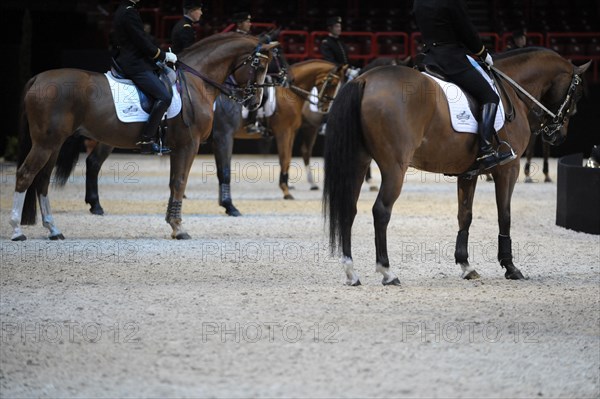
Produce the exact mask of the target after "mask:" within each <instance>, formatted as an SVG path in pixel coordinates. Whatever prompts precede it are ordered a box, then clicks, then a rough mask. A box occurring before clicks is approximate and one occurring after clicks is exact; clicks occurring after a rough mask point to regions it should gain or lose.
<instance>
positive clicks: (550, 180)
mask: <svg viewBox="0 0 600 399" xmlns="http://www.w3.org/2000/svg"><path fill="white" fill-rule="evenodd" d="M544 183H552V179H551V178H549V177H546V178H545V179H544Z"/></svg>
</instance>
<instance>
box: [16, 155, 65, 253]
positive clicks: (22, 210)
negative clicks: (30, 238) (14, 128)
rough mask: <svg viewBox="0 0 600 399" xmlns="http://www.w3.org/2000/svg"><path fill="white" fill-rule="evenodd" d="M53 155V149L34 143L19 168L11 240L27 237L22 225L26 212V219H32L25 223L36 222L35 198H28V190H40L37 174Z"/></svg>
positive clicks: (20, 239)
mask: <svg viewBox="0 0 600 399" xmlns="http://www.w3.org/2000/svg"><path fill="white" fill-rule="evenodd" d="M51 155H52V150H49V149H45V148H42V147H40V146H36V145H34V146H33V147H32V148H31V150H30V151H29V154H28V155H27V158H25V161H24V162H23V164H22V165H21V166H20V167H19V169H18V170H17V181H16V184H15V193H14V197H13V207H12V210H11V213H10V220H9V223H10V225H11V226H12V228H13V233H12V235H11V240H13V241H23V240H26V239H27V237H25V235H24V234H23V232H22V231H21V227H20V224H21V221H22V219H23V215H24V214H25V215H26V217H25V219H30V220H31V222H30V223H25V224H34V222H35V198H32V199H33V201H29V199H27V191H29V190H31V192H32V193H36V192H39V187H40V182H41V181H40V179H39V178H38V177H37V175H38V172H39V171H40V169H42V168H43V167H44V165H46V164H47V163H48V159H50V157H51ZM52 165H53V166H54V163H52ZM32 185H33V186H32ZM46 193H47V188H46ZM26 199H27V202H26Z"/></svg>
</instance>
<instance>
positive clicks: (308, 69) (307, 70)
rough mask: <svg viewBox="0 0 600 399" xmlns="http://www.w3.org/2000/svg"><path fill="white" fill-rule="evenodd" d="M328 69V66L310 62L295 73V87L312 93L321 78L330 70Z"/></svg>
mask: <svg viewBox="0 0 600 399" xmlns="http://www.w3.org/2000/svg"><path fill="white" fill-rule="evenodd" d="M292 67H293V66H292ZM327 67H328V66H327V65H325V64H322V63H320V62H310V63H307V64H304V65H302V66H301V67H300V68H297V70H294V71H293V74H294V85H296V86H298V87H300V88H301V89H304V90H307V91H310V90H311V89H312V88H313V87H315V86H316V83H317V80H318V78H319V76H320V75H321V74H325V73H327V72H328V71H329V69H330V68H327Z"/></svg>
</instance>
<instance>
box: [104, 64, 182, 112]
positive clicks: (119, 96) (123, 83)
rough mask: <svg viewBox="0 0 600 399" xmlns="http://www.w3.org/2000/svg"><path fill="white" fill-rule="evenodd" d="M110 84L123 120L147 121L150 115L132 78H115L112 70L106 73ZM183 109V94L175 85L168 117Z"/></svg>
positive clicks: (117, 109) (116, 109) (116, 107)
mask: <svg viewBox="0 0 600 399" xmlns="http://www.w3.org/2000/svg"><path fill="white" fill-rule="evenodd" d="M104 76H106V79H107V80H108V84H109V85H110V91H111V92H112V95H113V101H114V103H115V111H116V112H117V117H118V118H119V120H120V121H121V122H125V123H130V122H146V121H147V120H148V117H149V116H150V115H149V114H148V113H147V112H146V111H144V110H143V109H142V106H141V104H140V96H139V95H138V92H137V89H136V87H135V85H134V84H133V82H132V81H131V80H124V79H123V80H122V79H118V80H117V79H115V77H114V76H113V75H112V73H110V72H106V73H105V74H104ZM180 111H181V95H180V94H179V92H178V91H177V88H176V87H175V85H173V98H172V99H171V105H170V106H169V109H168V110H167V119H171V118H173V117H175V116H177V114H179V112H180Z"/></svg>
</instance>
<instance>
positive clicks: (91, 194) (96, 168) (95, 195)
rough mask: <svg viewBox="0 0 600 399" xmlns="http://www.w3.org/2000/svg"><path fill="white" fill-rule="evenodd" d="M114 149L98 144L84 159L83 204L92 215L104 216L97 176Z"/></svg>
mask: <svg viewBox="0 0 600 399" xmlns="http://www.w3.org/2000/svg"><path fill="white" fill-rule="evenodd" d="M113 148H114V147H111V146H109V145H108V144H102V143H98V144H96V146H95V147H94V149H93V150H92V152H90V154H89V155H88V156H87V158H86V159H85V203H86V204H89V205H90V212H91V213H92V214H94V215H104V209H103V208H102V205H100V195H99V192H98V174H99V173H100V168H102V164H103V163H104V161H106V158H108V156H109V155H110V153H111V152H112V150H113Z"/></svg>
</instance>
